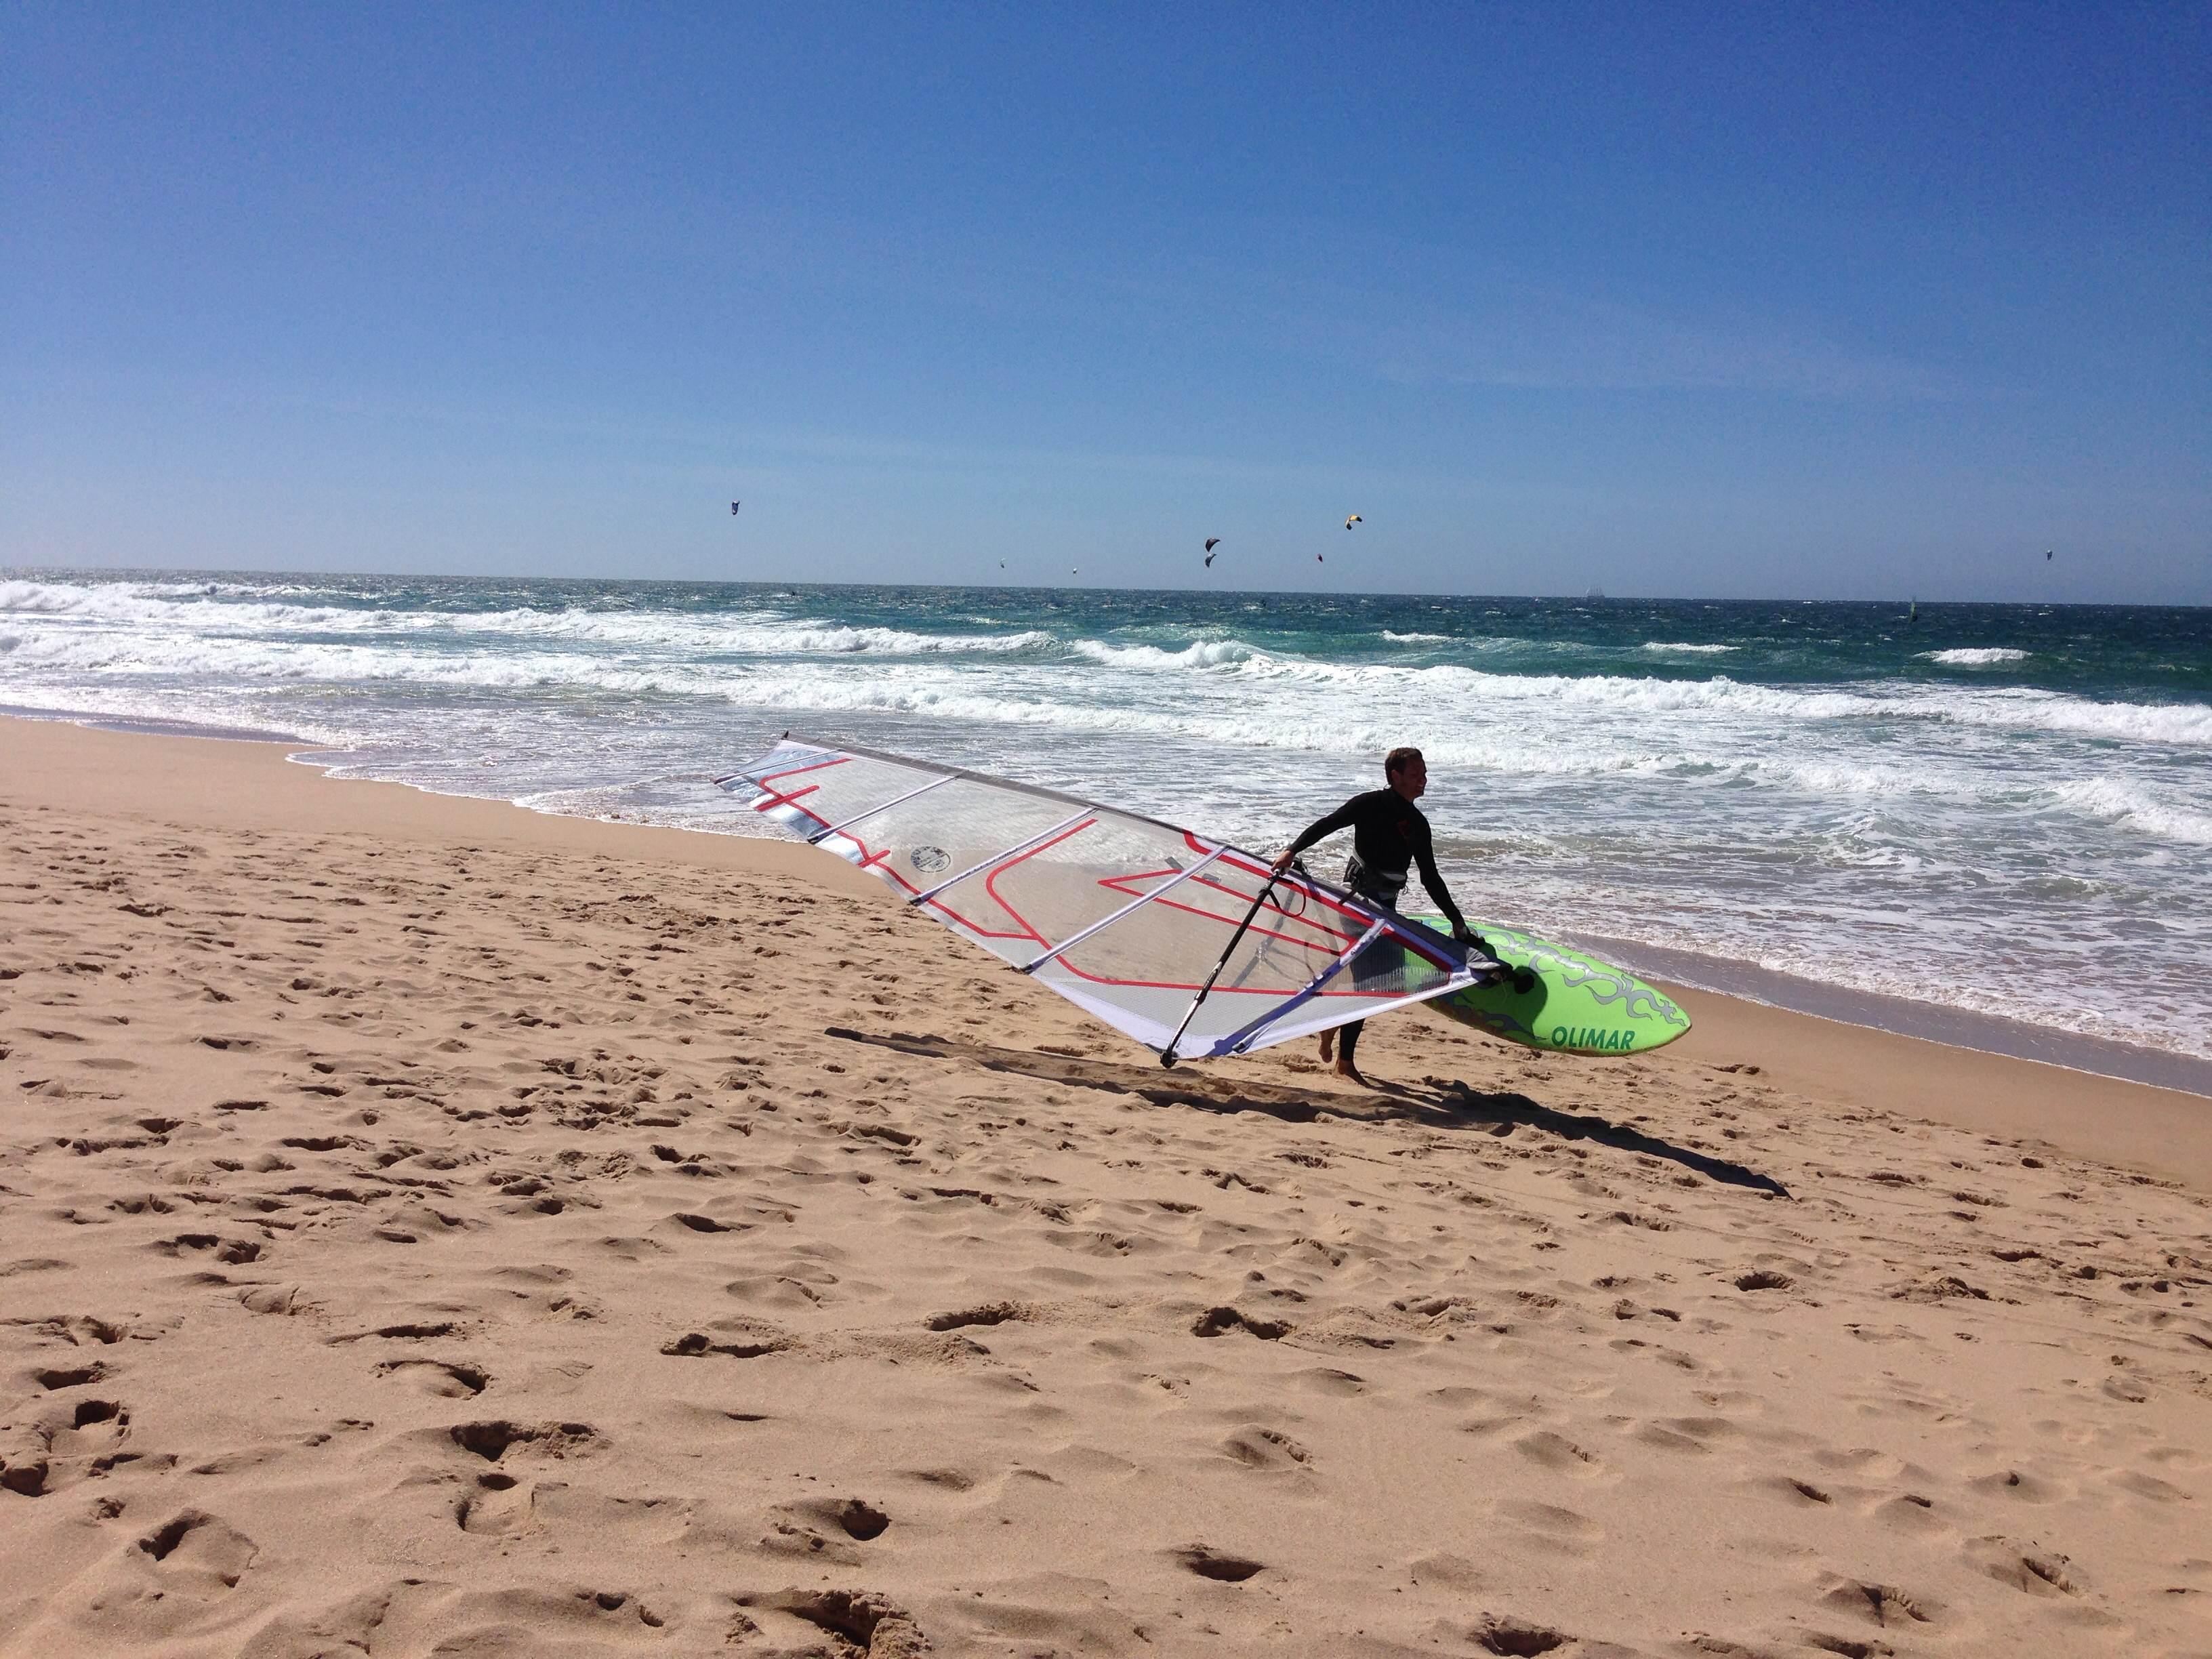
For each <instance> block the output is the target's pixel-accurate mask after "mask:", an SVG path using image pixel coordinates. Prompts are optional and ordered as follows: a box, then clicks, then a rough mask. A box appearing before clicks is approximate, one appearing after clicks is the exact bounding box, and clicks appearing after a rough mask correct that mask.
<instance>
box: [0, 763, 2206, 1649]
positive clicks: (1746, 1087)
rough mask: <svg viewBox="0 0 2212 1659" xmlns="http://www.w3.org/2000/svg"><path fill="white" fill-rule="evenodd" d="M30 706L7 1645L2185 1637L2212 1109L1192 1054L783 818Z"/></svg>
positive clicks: (1462, 1046)
mask: <svg viewBox="0 0 2212 1659" xmlns="http://www.w3.org/2000/svg"><path fill="white" fill-rule="evenodd" d="M287 752H288V750H287V749H286V748H284V747H283V746H282V745H276V744H246V743H227V742H218V741H213V740H207V739H193V738H170V737H149V736H140V735H133V734H124V733H116V732H95V731H88V730H84V729H81V728H77V727H75V726H64V725H58V724H50V723H43V722H31V721H22V720H0V836H4V845H5V848H6V851H5V853H4V854H0V1091H4V1093H0V1099H4V1100H5V1101H6V1103H7V1106H8V1114H7V1117H6V1120H5V1125H4V1133H0V1653H4V1654H6V1655H18V1654H20V1655H24V1656H30V1655H34V1654H35V1655H39V1656H53V1655H76V1654H87V1655H91V1654H103V1655H104V1654H126V1653H142V1652H143V1653H149V1654H161V1655H165V1656H170V1655H174V1656H199V1655H206V1656H216V1655H248V1656H254V1659H279V1656H307V1655H337V1654H368V1655H374V1656H379V1659H382V1656H386V1655H394V1656H398V1655H406V1656H412V1655H430V1654H434V1653H435V1654H455V1655H458V1654H467V1655H471V1656H494V1655H514V1656H524V1655H529V1656H541V1655H561V1654H577V1655H582V1654H601V1653H627V1652H633V1651H635V1652H637V1653H641V1654H666V1655H703V1654H708V1653H714V1654H734V1655H738V1656H746V1659H750V1656H766V1655H772V1654H784V1655H797V1654H819V1655H833V1656H853V1655H861V1654H866V1655H871V1656H876V1659H886V1656H894V1655H897V1656H904V1655H912V1654H920V1653H925V1652H927V1653H937V1654H946V1655H969V1654H974V1655H987V1656H1007V1659H1012V1656H1023V1659H1043V1656H1077V1655H1086V1656H1087V1655H1137V1654H1144V1655H1168V1654H1192V1655H1198V1654H1221V1655H1237V1654H1247V1653H1250V1654H1258V1653H1268V1654H1285V1653H1297V1654H1310V1655H1348V1656H1385V1655H1413V1654H1423V1655H1431V1654H1445V1655H1451V1654H1468V1655H1482V1654H1504V1655H1537V1654H1546V1653H1556V1654H1559V1655H1563V1656H1570V1659H1595V1656H1601V1655H1613V1656H1622V1655H1644V1656H1683V1659H1694V1656H1700V1655H1711V1656H1759V1655H1775V1656H1787V1655H1796V1654H1811V1655H1818V1654H1821V1653H1827V1654H1836V1655H1844V1656H1851V1659H1870V1656H1876V1655H1892V1654H1894V1655H1911V1654H1948V1655H1979V1654H1990V1655H1995V1654H2044V1653H2051V1654H2059V1653H2064V1654H2075V1653H2084V1654H2087V1653H2107V1652H2109V1653H2113V1654H2126V1655H2130V1656H2176V1659H2179V1656H2185V1655H2193V1656H2204V1655H2212V1305H2208V1298H2212V1101H2208V1100H2206V1099H2203V1098H2201V1097H2195V1096H2189V1095H2184V1094H2178V1093H2173V1092H2171V1091H2160V1090H2156V1089H2151V1088H2148V1087H2144V1086H2142V1085H2134V1084H2128V1083H2122V1082H2117V1081H2112V1080H2109V1079H2100V1078H2094V1077H2090V1076H2087V1075H2084V1074H2081V1073H2072V1072H2066V1071H2061V1070H2058V1069H2057V1068H2053V1067H2050V1066H2038V1065H2035V1064H2033V1063H2030V1062H2026V1061H2020V1060H2005V1059H2002V1058H1997V1057H1993V1056H1988V1055H1983V1054H1973V1053H1970V1052H1967V1051H1965V1050H1960V1049H1953V1048H1941V1047H1938V1046H1936V1045H1933V1044H1929V1043H1926V1042H1917V1041H1915V1040H1912V1039H1908V1038H1903V1037H1896V1036H1886V1035H1883V1034H1881V1033H1878V1032H1872V1031H1867V1030H1859V1029H1857V1028H1853V1027H1848V1026H1843V1025H1837V1024H1828V1023H1826V1022H1822V1021H1819V1020H1814V1019H1811V1018H1805V1017H1802V1016H1798V1015H1794V1014H1788V1013H1782V1012H1776V1011H1774V1010H1771V1009H1767V1008H1763V1007H1760V1006H1755V1005H1752V1004H1748V1003H1740V1002H1735V1001H1731V1000H1729V999H1725V998H1720V997H1714V996H1709V995H1705V994H1700V993H1697V992H1683V993H1681V995H1682V997H1683V1000H1685V1001H1686V1004H1687V1006H1689V1007H1690V1008H1691V1010H1692V1013H1693V1014H1694V1016H1695V1018H1696V1019H1697V1022H1698V1028H1697V1030H1695V1031H1694V1032H1693V1033H1692V1035H1691V1036H1689V1037H1688V1038H1686V1039H1685V1040H1683V1041H1682V1042H1680V1043H1677V1044H1675V1045H1674V1047H1672V1048H1668V1049H1666V1050H1664V1051H1662V1052H1661V1053H1659V1054H1656V1055H1652V1056H1649V1057H1645V1058H1642V1059H1638V1060H1567V1059H1557V1058H1546V1057H1541V1056H1537V1055H1533V1054H1527V1053H1525V1052H1523V1051H1520V1050H1517V1049H1514V1048H1510V1047H1508V1046H1505V1045H1503V1044H1500V1043H1496V1042H1488V1041H1486V1040H1483V1039H1481V1038H1480V1037H1477V1036H1474V1034H1472V1033H1470V1032H1468V1031H1467V1030H1465V1029H1464V1028H1461V1027H1457V1026H1455V1025H1452V1024H1449V1023H1448V1022H1446V1021H1444V1020H1443V1019H1441V1018H1437V1017H1434V1016H1431V1015H1426V1014H1422V1013H1419V1012H1414V1013H1408V1014H1402V1015H1396V1016H1392V1017H1390V1018H1387V1019H1385V1020H1382V1021H1378V1022H1377V1023H1376V1024H1375V1025H1374V1026H1373V1027H1372V1028H1371V1029H1370V1032H1369V1034H1368V1036H1367V1038H1366V1040H1365V1042H1364V1045H1363V1047H1362V1048H1361V1052H1360V1058H1361V1060H1362V1063H1363V1064H1364V1066H1367V1067H1368V1068H1369V1069H1370V1072H1371V1073H1372V1074H1373V1075H1374V1076H1376V1078H1377V1079H1379V1080H1382V1081H1384V1082H1386V1083H1388V1084H1390V1085H1394V1086H1393V1087H1392V1088H1391V1089H1389V1090H1386V1091H1378V1092H1375V1093H1357V1092H1352V1091H1348V1090H1347V1089H1346V1088H1345V1087H1344V1086H1343V1085H1341V1084H1340V1081H1339V1080H1338V1079H1335V1078H1334V1077H1333V1076H1328V1075H1326V1074H1324V1073H1322V1071H1321V1069H1320V1068H1319V1066H1317V1064H1316V1062H1315V1060H1314V1059H1313V1058H1312V1055H1311V1053H1310V1048H1308V1047H1307V1046H1306V1045H1304V1044H1299V1045H1297V1046H1296V1047H1294V1048H1286V1049H1276V1050H1273V1051H1270V1052H1268V1053H1267V1054H1263V1055H1261V1056H1258V1057H1255V1058H1254V1059H1250V1060H1243V1061H1238V1062H1235V1063H1227V1064H1221V1065H1218V1066H1206V1067H1202V1068H1200V1067H1184V1068H1180V1069H1178V1070H1176V1071H1175V1072H1173V1073H1164V1072H1163V1071H1162V1070H1161V1069H1160V1068H1159V1066H1158V1065H1157V1064H1155V1063H1153V1062H1152V1060H1151V1059H1150V1057H1149V1056H1148V1055H1147V1054H1145V1053H1144V1052H1143V1051H1141V1050H1140V1049H1138V1048H1135V1047H1134V1046H1133V1045H1132V1044H1129V1043H1127V1042H1125V1041H1124V1040H1122V1039H1121V1038H1119V1037H1118V1036H1115V1035H1114V1034H1112V1033H1110V1032H1108V1031H1106V1030H1103V1029H1102V1028H1100V1027H1097V1025H1095V1024H1091V1022H1089V1021H1087V1020H1086V1019H1085V1018H1083V1017H1082V1016H1081V1015H1080V1014H1079V1012H1077V1011H1076V1010H1074V1009H1073V1008H1072V1007H1071V1006H1068V1005H1066V1004H1065V1003H1063V1002H1061V1001H1060V1000H1058V999H1056V998H1054V997H1053V996H1051V995H1049V994H1047V993H1045V992H1043V991H1042V990H1041V989H1039V988H1038V987H1035V986H1034V985H1032V984H1030V983H1029V982H1028V981H1024V980H1023V979H1021V978H1020V977H1019V976H1018V975H1013V974H1011V973H1008V972H1006V971H1005V970H1003V969H1000V968H999V967H998V966H997V965H996V964H995V963H992V962H990V961H989V960H987V959H986V958H984V957H981V956H980V955H979V954H977V953H975V952H974V951H969V949H967V948H966V947H965V946H963V945H961V944H960V943H959V942H958V941H957V940H955V939H952V938H951V937H949V936H948V935H946V934H945V933H943V932H941V931H940V930H939V929H938V928H936V927H933V925H932V924H930V923H929V922H927V921H925V920H923V919H921V918H920V917H918V916H915V915H910V914H908V913H906V912H904V911H902V909H900V908H898V907H897V906H896V905H895V904H893V903H891V902H890V901H889V900H888V898H887V896H885V895H884V891H883V890H882V889H881V888H880V887H879V886H878V884H875V883H874V882H872V881H871V880H868V879H867V878H864V877H861V876H860V875H858V874H855V873H854V872H849V871H848V870H846V869H844V868H843V867H842V866H839V865H838V864H836V862H835V861H834V860H830V859H829V858H827V857H824V856H823V855H821V854H815V853H811V852H810V851H808V850H806V849H804V848H797V847H793V846H787V845H783V844H779V843H771V842H750V841H741V840H737V839H733V838H728V837H715V836H702V835H696V834H690V833H686V832H684V831H679V830H672V829H647V828H643V827H635V826H629V825H623V824H615V823H593V822H587V821H585V820H581V819H574V818H559V817H546V816H543V815H535V814H532V813H528V812H526V811H521V810H520V809H518V808H514V807H512V806H507V805H501V804H493V803H486V802H475V801H468V800H461V799H453V798H448V797H440V796H433V795H428V794H424V793H418V792H416V791H412V790H409V789H405V788H402V787H398V786H391V785H374V784H362V783H351V782H337V781H330V780H328V779H325V778H324V777H322V776H321V775H319V774H318V773H316V772H315V771H313V769H310V768H307V767H304V766H301V765H297V764H293V763H289V762H288V761H287V760H286V759H285V758H284V757H285V755H286V754H287Z"/></svg>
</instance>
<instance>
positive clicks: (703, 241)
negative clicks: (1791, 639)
mask: <svg viewBox="0 0 2212 1659" xmlns="http://www.w3.org/2000/svg"><path fill="white" fill-rule="evenodd" d="M0 224H4V230H0V565H5V564H99V565H125V566H172V567H197V568H264V569H295V570H380V571H436V572H453V573H486V574H494V573H495V574H547V575H554V574H559V575H615V576H622V575H632V576H671V577H684V578H689V579H727V580H751V579H763V580H858V581H955V582H958V581H987V580H1016V579H1018V580H1032V581H1037V582H1044V581H1054V580H1057V581H1066V580H1070V579H1069V578H1068V576H1067V574H1066V573H1067V570H1068V568H1069V567H1071V566H1081V567H1082V568H1083V576H1082V578H1081V581H1082V583H1083V584H1084V585H1086V586H1087V585H1091V584H1094V583H1115V584H1122V585H1137V586H1200V585H1212V584H1217V583H1218V585H1222V586H1245V587H1316V586H1328V587H1338V588H1351V589H1379V590H1396V591H1408V590H1413V591H1429V592H1507V593H1528V592H1535V593H1546V592H1552V593H1556V592H1577V593H1578V592H1582V591H1583V589H1584V588H1586V587H1589V586H1603V587H1604V588H1606V589H1607V591H1608V592H1612V593H1614V594H1617V595H1626V594H1642V595H1662V596H1699V597H1735V596H1743V597H1769V596H1771V597H1781V598H1800V597H1809V598H1820V597H1837V598H1874V597H1891V596H1894V595H1897V594H1900V593H1908V592H1910V593H1917V595H1919V596H1920V597H1922V598H1923V599H1941V598H1954V599H1966V598H1979V599H2104V600H2145V601H2154V600H2171V601H2181V602H2187V603H2195V604H2203V603H2212V5H2207V4H2203V3H2197V4H2184V3H2176V4H2153V5H2140V6H2100V5H2095V4H2091V3H2066V4H2052V5H2039V4H2033V3H2016V4H2008V5H2002V6H1992V7H1987V8H1978V7H1972V6H1954V5H1942V6H1937V5H1918V6H1904V5H1881V4H1866V5H1832V4H1820V5H1814V4H1803V5H1787V4H1779V3H1778V4H1772V5H1741V4H1712V5H1697V4H1690V3H1682V4H1643V5H1628V4H1623V5H1618V6H1612V5H1605V6H1579V5H1573V4H1566V3H1544V4H1537V5H1529V6H1486V5H1477V4H1470V5H1457V6H1433V7H1431V6H1422V5H1403V6H1394V7H1385V6H1376V5H1341V6H1335V7H1325V6H1300V7H1284V6H1277V5H1267V6H1259V5H1255V6H1250V7H1239V6H1235V5H1218V6H1200V7H1190V6H1176V7H1158V8H1150V9H1147V8H1142V7H1138V6H1133V5H1127V4H1115V5H1110V6H1106V5H1102V6H1095V7H1090V6H1080V5H1058V4H1054V5H1042V6H1040V5H1033V4H1021V5H1006V6H989V5H961V6H925V5H918V4H917V5H902V6H896V7H888V6H862V5H846V6H828V5H809V4H800V5H782V6H770V5H766V4H760V5H753V6H738V5H726V4H714V5H700V6H696V7H679V6H674V5H660V6H647V5H607V6H603V7H586V6H574V5H558V4H545V5H537V4H532V5H526V4H521V3H517V4H513V5H506V6H477V5H466V4H461V5H437V6H422V7H409V6H404V5H398V4H392V5H371V6H347V7H341V6H324V5H299V4H292V3H284V4H276V5H270V6H267V7H258V6H247V5H222V4H206V5H175V4H155V5H146V6H143V7H133V6H116V5H100V4H95V3H86V0H71V3H62V4H32V5H26V4H22V3H18V0H0ZM733 497H741V498H743V500H744V511H743V513H740V514H739V515H738V517H736V518H735V519H732V517H731V516H730V513H729V501H731V499H732V498H733ZM1352 512H1358V513H1360V514H1361V515H1362V517H1363V523H1362V524H1361V525H1360V526H1358V528H1357V529H1356V530H1354V531H1353V532H1352V533H1351V534H1349V535H1347V534H1346V532H1344V530H1343V529H1342V528H1341V526H1342V523H1343V520H1344V517H1345V515H1346V513H1352ZM1206 536H1219V537H1222V538H1224V547H1223V552H1224V555H1225V557H1224V558H1223V559H1222V560H1221V561H1219V562H1217V564H1216V566H1215V568H1214V569H1213V570H1212V572H1208V571H1206V570H1204V569H1202V568H1200V564H1199V554H1198V548H1199V544H1200V540H1201V539H1202V538H1205V537H1206ZM2046 549H2051V550H2055V552H2056V557H2055V558H2052V559H2051V560H2045V557H2044V553H2045V550H2046ZM1317 552H1318V553H1323V554H1326V555H1327V556H1328V562H1327V564H1326V565H1319V564H1316V562H1315V559H1314V555H1315V554H1316V553H1317ZM1001 559H1003V560H1005V561H1006V563H1007V566H1008V568H1007V570H1006V573H1005V575H1004V577H1001V574H1000V571H999V569H998V568H997V567H998V564H999V562H1000V560H1001Z"/></svg>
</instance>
